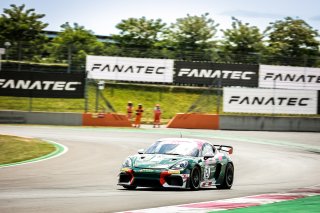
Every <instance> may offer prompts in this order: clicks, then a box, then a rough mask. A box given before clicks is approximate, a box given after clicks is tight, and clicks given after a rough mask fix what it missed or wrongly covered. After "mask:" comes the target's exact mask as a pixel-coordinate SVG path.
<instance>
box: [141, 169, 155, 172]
mask: <svg viewBox="0 0 320 213" xmlns="http://www.w3.org/2000/svg"><path fill="white" fill-rule="evenodd" d="M153 171H154V170H153V169H140V170H139V172H153Z"/></svg>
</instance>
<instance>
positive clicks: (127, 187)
mask: <svg viewBox="0 0 320 213" xmlns="http://www.w3.org/2000/svg"><path fill="white" fill-rule="evenodd" d="M122 187H123V188H125V189H128V190H134V189H136V188H137V186H122Z"/></svg>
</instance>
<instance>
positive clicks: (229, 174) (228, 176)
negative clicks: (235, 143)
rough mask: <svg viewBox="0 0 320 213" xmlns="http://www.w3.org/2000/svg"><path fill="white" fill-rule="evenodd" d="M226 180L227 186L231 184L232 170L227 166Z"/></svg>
mask: <svg viewBox="0 0 320 213" xmlns="http://www.w3.org/2000/svg"><path fill="white" fill-rule="evenodd" d="M226 182H227V184H228V185H229V186H231V185H232V183H233V171H232V168H231V167H229V168H228V170H227V178H226Z"/></svg>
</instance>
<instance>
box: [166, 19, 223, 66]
mask: <svg viewBox="0 0 320 213" xmlns="http://www.w3.org/2000/svg"><path fill="white" fill-rule="evenodd" d="M218 26H219V25H218V24H216V23H215V21H214V20H213V19H211V18H209V14H208V13H206V14H203V15H201V16H191V15H189V14H188V15H187V17H185V18H179V19H177V21H176V23H173V24H172V26H171V28H170V31H171V32H170V35H169V40H170V41H171V42H172V44H171V45H172V46H173V47H174V49H175V50H176V52H177V53H178V55H177V57H178V58H181V57H182V58H183V59H186V60H210V59H211V58H210V57H211V56H210V53H209V52H208V50H210V49H211V48H213V47H214V46H215V42H214V41H213V38H214V36H215V34H216V33H217V27H218ZM179 56H180V57H179Z"/></svg>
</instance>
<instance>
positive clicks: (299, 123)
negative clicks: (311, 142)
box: [220, 115, 320, 132]
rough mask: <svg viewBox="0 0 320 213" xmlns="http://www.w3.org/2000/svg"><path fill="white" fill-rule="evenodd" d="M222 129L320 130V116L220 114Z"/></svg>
mask: <svg viewBox="0 0 320 213" xmlns="http://www.w3.org/2000/svg"><path fill="white" fill-rule="evenodd" d="M220 129H222V130H223V129H224V130H249V131H250V130H255V131H294V132H320V118H301V117H260V116H233V115H220Z"/></svg>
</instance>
